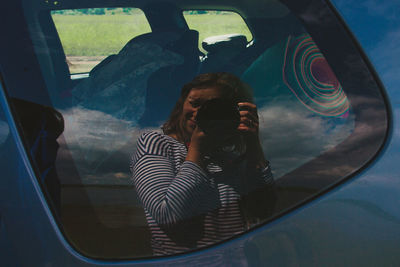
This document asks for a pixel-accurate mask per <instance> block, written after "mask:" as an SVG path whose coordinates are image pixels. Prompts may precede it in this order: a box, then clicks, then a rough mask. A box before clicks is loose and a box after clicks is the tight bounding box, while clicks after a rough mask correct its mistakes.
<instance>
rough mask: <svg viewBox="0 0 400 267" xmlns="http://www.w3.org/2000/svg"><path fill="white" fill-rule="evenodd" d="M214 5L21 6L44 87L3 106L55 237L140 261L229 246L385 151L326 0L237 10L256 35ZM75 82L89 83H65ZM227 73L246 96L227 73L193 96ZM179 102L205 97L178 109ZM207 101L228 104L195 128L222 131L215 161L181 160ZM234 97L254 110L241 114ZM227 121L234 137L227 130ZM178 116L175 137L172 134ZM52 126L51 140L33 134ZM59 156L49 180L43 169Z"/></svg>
mask: <svg viewBox="0 0 400 267" xmlns="http://www.w3.org/2000/svg"><path fill="white" fill-rule="evenodd" d="M215 1H216V0H213V1H205V2H204V1H202V2H201V3H199V5H195V4H193V6H192V7H190V5H189V4H187V5H186V4H185V5H184V6H180V4H179V3H180V2H179V1H177V2H176V3H175V2H174V1H169V2H162V3H158V2H156V3H147V2H148V1H139V2H138V3H140V5H139V6H140V7H143V9H142V10H143V11H140V10H139V9H137V8H133V7H129V8H102V9H99V8H96V9H78V8H80V6H79V3H78V2H76V1H71V2H68V1H65V2H64V1H63V2H60V3H58V2H57V3H58V4H54V3H47V2H46V3H44V2H40V3H39V2H32V1H28V0H26V1H25V2H24V5H25V11H24V12H25V16H26V20H27V22H28V29H29V34H30V35H31V40H32V42H33V50H34V52H35V55H34V56H35V57H34V58H37V60H38V62H39V64H40V66H38V67H37V68H38V70H40V74H41V75H37V77H35V79H37V81H36V80H33V81H32V86H31V87H30V88H29V90H27V89H24V88H23V87H21V86H19V87H18V86H15V87H13V88H12V90H10V96H11V97H12V98H13V104H14V107H15V109H16V110H17V112H16V114H17V119H19V121H20V123H21V124H22V129H23V131H24V132H23V134H24V136H25V138H26V139H27V140H28V142H27V144H28V149H29V151H30V153H29V155H31V156H32V162H33V164H34V165H36V166H37V168H36V169H37V175H38V178H42V179H39V180H40V181H42V180H45V182H43V183H45V186H44V187H45V188H47V191H49V192H47V194H48V195H49V199H52V200H53V201H54V202H57V203H56V206H57V207H59V209H58V211H59V212H58V214H56V216H58V217H59V221H60V222H61V224H60V228H61V229H62V230H63V232H64V233H65V235H66V237H67V239H68V240H70V242H71V244H72V245H73V246H74V247H75V248H76V249H77V250H78V251H80V252H81V253H83V254H85V255H87V256H91V257H95V258H106V259H117V258H124V259H126V258H140V257H151V256H159V255H171V254H176V253H181V252H187V251H192V250H196V249H198V248H202V247H206V246H211V245H213V244H216V243H220V242H223V241H225V240H227V239H230V238H231V237H232V236H237V235H240V234H241V233H243V232H245V231H248V230H251V229H253V228H254V227H256V226H258V225H260V224H262V223H266V222H268V221H270V220H272V219H273V218H275V217H276V216H279V215H281V214H282V213H284V212H286V211H287V210H292V209H293V208H294V207H296V206H299V205H300V204H301V203H304V202H305V201H307V200H308V199H311V198H313V197H316V196H317V195H319V194H322V193H323V192H326V190H327V189H329V188H331V187H333V186H334V185H336V184H338V183H339V182H341V181H343V179H347V178H349V177H350V176H351V175H352V174H353V173H355V172H356V171H357V170H359V169H360V168H362V167H363V166H364V165H365V164H366V163H368V162H370V161H371V159H373V157H374V156H375V155H376V153H377V152H378V151H379V149H380V148H381V146H382V144H383V143H384V140H385V137H386V131H387V113H386V107H385V102H384V98H383V96H382V93H381V89H380V88H379V86H378V85H377V83H376V81H375V77H374V76H373V74H371V71H370V70H369V68H368V67H367V65H366V64H365V61H364V59H363V57H362V56H361V55H360V53H359V52H358V50H357V46H356V45H355V44H354V43H353V41H352V40H351V39H350V38H349V37H348V36H347V35H346V34H345V33H346V31H344V30H343V28H342V26H341V24H340V23H337V18H336V17H335V15H334V14H333V13H332V11H331V10H330V8H329V6H327V5H326V4H325V2H324V1H321V2H319V1H313V2H312V3H311V4H310V5H311V6H309V7H301V8H300V7H299V5H298V1H285V5H283V4H281V3H280V2H278V1H267V2H265V1H264V2H263V1H261V2H260V3H258V4H257V5H253V4H254V3H253V2H252V1H251V2H243V3H241V6H240V7H239V6H235V4H234V3H232V6H231V7H229V8H230V9H231V10H241V12H242V13H243V14H241V15H242V16H243V17H245V18H246V23H247V24H248V25H249V28H251V29H252V32H251V33H250V31H249V30H248V29H249V28H248V27H247V25H246V24H245V23H244V21H243V19H242V17H241V16H239V15H238V14H237V13H235V12H228V11H223V10H220V11H219V10H215V9H216V5H217V4H218V3H217V4H216V2H215ZM217 2H218V1H217ZM77 5H78V6H77ZM182 5H183V4H182ZM222 5H223V6H225V5H228V4H226V3H225V2H224V3H221V6H222ZM198 6H201V7H204V8H209V9H210V10H213V11H207V10H198V9H196V8H198ZM224 8H225V7H224ZM49 10H53V11H49ZM182 10H186V11H184V13H183V16H182ZM313 10H316V11H318V12H316V13H315V14H313V13H312V12H313ZM321 10H322V11H323V14H325V15H324V17H323V18H322V17H321V16H319V14H320V13H319V11H321ZM322 11H321V12H322ZM142 12H143V13H142ZM304 12H306V14H304ZM307 12H309V13H307ZM144 14H145V15H144ZM305 17H306V18H307V20H306V21H304V20H302V19H303V18H305ZM53 21H54V24H55V26H54V25H53ZM187 25H189V28H188V27H187ZM150 26H151V29H152V32H150V33H149V31H150ZM56 28H57V29H56ZM58 38H59V39H60V40H61V43H60V42H57V41H55V40H58ZM249 41H250V42H249ZM199 44H200V46H199ZM200 50H202V51H200ZM64 54H65V55H66V57H67V61H65V56H64ZM77 57H79V59H80V58H84V59H85V60H88V61H87V62H86V61H85V62H86V63H83V62H80V63H79V61H78V60H77V59H78V58H77ZM27 58H28V57H22V56H20V58H19V57H18V55H16V56H15V61H16V62H17V63H18V62H20V63H21V62H24V60H27ZM89 59H90V60H89ZM35 62H36V61H35ZM88 62H89V63H88ZM21 64H22V63H21ZM35 64H36V63H35ZM71 64H72V65H71ZM90 64H91V65H90ZM32 65H33V63H32ZM83 65H85V66H89V65H90V67H87V68H86V69H84V68H83V67H81V66H83ZM72 66H77V67H78V68H77V69H72ZM68 70H69V71H68ZM81 72H88V73H87V74H86V75H85V76H82V77H81V78H80V79H71V76H70V73H81ZM221 72H223V73H229V75H234V76H235V77H237V78H238V79H240V81H242V82H244V83H246V84H247V85H248V86H247V85H244V84H242V83H241V82H239V81H238V80H237V79H236V78H234V77H233V76H229V75H226V76H224V77H230V78H229V79H228V80H223V82H221V84H222V85H224V86H225V85H226V87H224V86H222V85H221V84H219V86H221V88H222V87H223V88H224V89H226V88H229V90H224V89H221V88H220V89H221V91H218V92H217V91H213V90H214V89H215V86H214V84H212V83H210V84H211V85H213V86H210V84H207V85H204V84H203V85H201V86H197V84H191V85H190V86H189V87H184V85H185V84H187V83H189V82H191V81H192V80H193V78H195V77H197V76H198V75H204V74H207V75H209V73H212V74H213V75H215V73H219V74H218V75H221V74H220V73H221ZM38 73H39V72H38ZM23 75H25V74H24V73H21V77H22V76H23ZM201 77H205V76H201ZM10 79H12V77H11V78H10ZM29 79H33V78H32V77H31V76H30V77H29ZM34 81H36V83H34ZM232 84H236V85H237V86H236V85H235V86H233V87H232V86H231V85H232ZM229 86H231V87H229ZM249 87H250V88H251V91H252V97H250V96H249V93H248V92H249V91H247V89H248V88H249ZM182 88H189V89H193V88H195V89H196V90H190V91H187V96H185V94H182V95H183V96H184V97H183V98H182V99H181V101H178V99H179V98H180V97H181V96H182V95H181V89H182ZM197 89H199V90H198V91H197ZM207 90H208V91H207ZM241 90H242V91H241ZM183 92H184V91H183ZM205 92H208V93H205ZM192 93H193V94H192ZM231 93H232V94H231ZM38 95H40V96H41V97H40V98H38V97H37V96H38ZM212 98H224V100H226V101H225V102H224V103H223V104H221V103H220V102H219V103H220V104H218V105H217V108H221V107H224V109H223V110H222V111H223V112H221V110H216V111H215V110H214V111H213V112H210V114H211V115H210V116H211V119H210V117H209V119H208V121H214V122H213V123H209V124H207V120H205V121H206V123H205V124H202V125H203V126H201V127H203V129H206V130H205V131H206V132H207V131H208V134H210V132H213V131H214V137H215V139H214V140H213V141H215V142H214V143H211V144H213V145H215V147H213V149H209V150H207V149H205V150H202V151H201V153H203V154H201V156H202V157H200V158H201V160H200V161H199V162H197V161H196V160H197V159H198V158H199V157H198V158H196V157H192V158H189V159H188V158H186V157H187V156H188V154H189V152H188V151H189V149H193V150H196V144H198V143H196V142H197V141H199V140H200V139H198V140H194V141H195V142H194V143H193V140H192V136H193V134H194V132H195V130H194V129H196V125H197V124H198V125H199V127H200V125H201V122H200V121H201V116H200V115H199V117H196V118H195V119H193V114H192V113H195V112H197V113H196V114H198V113H203V116H205V117H207V112H205V113H204V109H205V107H206V106H208V108H210V106H212V101H209V100H211V99H212ZM21 99H23V100H22V101H21ZM232 99H233V100H234V101H236V102H240V103H247V104H244V105H243V104H241V107H240V108H238V107H237V105H236V104H237V103H236V102H235V103H234V104H233V105H232V103H231V102H230V101H232ZM238 99H240V101H239V100H238ZM248 102H253V104H255V105H256V108H257V113H258V115H256V114H255V107H254V106H252V104H248ZM176 103H177V104H176ZM205 103H206V104H205ZM210 103H211V104H210ZM179 105H182V106H179ZM174 107H178V108H177V109H176V110H177V112H175V113H174V112H173V111H174ZM198 108H199V109H200V110H201V109H202V110H203V112H200V111H199V110H198ZM214 108H215V104H214ZM33 110H34V111H35V112H36V113H35V114H37V115H34V116H31V117H29V116H27V115H32V114H33ZM193 110H195V111H193ZM211 110H212V109H211ZM238 112H239V113H238ZM43 114H47V115H43ZM170 114H171V115H170ZM204 114H206V115H204ZM224 114H225V115H226V114H228V115H227V116H230V117H229V118H231V120H230V121H235V123H239V126H238V125H235V124H233V125H234V126H232V124H224V123H221V122H220V121H221V120H222V121H224V120H223V119H219V118H220V117H219V116H225V115H224ZM189 115H190V116H189ZM238 116H239V118H240V116H242V118H243V119H244V122H243V121H239V122H238V119H237V117H238ZM243 116H245V117H243ZM44 118H45V122H46V123H44V122H43V120H44ZM170 118H172V119H173V120H174V122H175V124H172V123H169V124H164V123H165V122H166V121H169V122H170V121H171V120H172V119H170ZM213 119H215V120H217V121H219V122H218V123H215V120H213ZM203 122H204V121H203ZM241 122H242V123H243V124H242V125H241V124H240V123H241ZM35 123H37V125H36V124H35ZM162 125H164V128H163V129H162V128H161V126H162ZM174 125H175V126H174ZM210 125H211V126H210ZM47 126H49V127H50V128H51V129H53V130H52V131H53V132H52V133H55V134H54V135H43V134H38V132H40V133H42V130H43V131H50V128H46V127H47ZM53 126H57V127H56V128H55V129H54V128H52V127H53ZM225 126H226V127H225ZM41 127H44V128H41ZM173 127H180V128H173ZM207 127H211V128H207ZM212 127H215V128H216V129H217V130H216V131H215V130H213V129H214V128H212ZM218 127H219V128H218ZM229 127H233V130H231V132H229V131H228V130H229V129H231V128H229ZM240 127H245V129H248V130H246V131H249V132H247V133H248V134H247V133H246V134H242V133H238V132H239V131H236V130H238V128H240ZM246 127H247V128H246ZM38 129H39V130H38ZM177 129H179V130H177ZM242 130H243V128H242ZM250 130H251V132H250ZM163 131H164V132H165V134H164V135H163ZM227 131H228V132H227ZM255 133H257V134H255ZM197 134H198V132H197ZM160 136H161V137H160ZM249 136H250V137H249ZM198 137H199V138H201V136H198ZM225 137H229V138H225ZM254 137H255V138H256V139H254ZM218 138H221V139H218ZM257 138H258V139H257ZM154 140H156V141H154ZM160 140H161V141H160ZM39 141H40V144H43V145H42V146H40V147H39V148H38V146H35V145H34V144H38V143H39ZM158 141H160V142H158ZM199 142H200V141H199ZM209 145H210V144H209ZM210 146H211V145H210ZM50 148H51V149H52V150H51V153H47V154H46V155H50V157H51V158H50V160H49V161H48V162H49V163H50V165H51V166H54V168H53V172H52V173H51V174H48V172H47V171H46V169H42V168H41V167H42V166H44V165H46V164H44V165H43V161H42V158H40V155H42V154H43V153H42V152H43V151H42V150H43V149H45V150H46V151H47V149H50ZM214 148H215V149H214ZM193 150H191V151H193ZM199 151H200V150H199ZM199 151H197V152H199ZM204 151H205V152H204ZM199 153H200V152H199ZM207 153H208V154H207ZM190 156H193V154H191V155H190ZM188 157H189V156H188ZM46 166H48V165H46ZM226 166H229V168H228V167H226ZM54 170H55V172H54ZM182 172H183V173H185V175H187V176H184V177H183V176H179V175H180V174H181V173H182ZM49 175H50V176H49ZM43 177H45V178H46V177H48V178H46V179H44V178H43ZM171 177H172V178H171ZM179 177H180V178H179ZM232 177H234V179H233V178H232ZM271 177H273V180H274V182H272V179H271ZM168 179H169V180H168ZM49 181H56V182H55V183H54V184H49ZM248 181H252V182H254V183H248ZM52 188H56V190H53V189H52ZM232 203H233V204H232ZM226 218H228V219H226ZM243 253H244V252H243ZM238 254H240V253H238Z"/></svg>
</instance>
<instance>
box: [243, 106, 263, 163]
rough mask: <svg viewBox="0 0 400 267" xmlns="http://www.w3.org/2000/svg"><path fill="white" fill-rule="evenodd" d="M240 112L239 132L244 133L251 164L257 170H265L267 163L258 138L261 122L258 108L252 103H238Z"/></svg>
mask: <svg viewBox="0 0 400 267" xmlns="http://www.w3.org/2000/svg"><path fill="white" fill-rule="evenodd" d="M238 106H239V110H240V124H239V127H238V130H239V131H240V132H242V133H244V135H245V137H246V145H247V158H248V160H249V164H251V165H252V166H253V167H256V168H265V167H266V163H265V162H266V161H265V158H264V152H263V150H262V147H261V144H260V140H259V137H258V131H259V120H258V114H257V106H256V105H255V104H253V103H250V102H241V103H238Z"/></svg>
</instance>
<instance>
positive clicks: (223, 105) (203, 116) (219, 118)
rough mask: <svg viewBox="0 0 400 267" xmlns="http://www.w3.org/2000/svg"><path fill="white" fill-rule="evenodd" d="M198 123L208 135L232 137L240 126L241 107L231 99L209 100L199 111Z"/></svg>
mask: <svg viewBox="0 0 400 267" xmlns="http://www.w3.org/2000/svg"><path fill="white" fill-rule="evenodd" d="M196 123H197V125H198V126H199V127H200V128H201V129H202V130H203V131H204V133H206V134H207V135H210V136H215V135H217V136H229V135H232V134H234V133H236V132H237V128H238V126H239V124H240V113H239V107H238V105H237V103H236V102H235V101H233V100H231V99H224V98H214V99H211V100H207V101H206V102H204V103H203V104H202V105H201V107H200V108H199V110H198V111H197V116H196Z"/></svg>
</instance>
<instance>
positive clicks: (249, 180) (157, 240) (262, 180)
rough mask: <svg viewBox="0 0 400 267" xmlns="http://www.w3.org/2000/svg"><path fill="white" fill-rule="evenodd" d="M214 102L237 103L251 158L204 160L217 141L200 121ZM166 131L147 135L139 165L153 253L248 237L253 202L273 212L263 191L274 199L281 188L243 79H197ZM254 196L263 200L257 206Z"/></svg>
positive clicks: (140, 149)
mask: <svg viewBox="0 0 400 267" xmlns="http://www.w3.org/2000/svg"><path fill="white" fill-rule="evenodd" d="M214 98H223V99H224V98H229V99H234V101H236V103H238V106H239V108H241V109H240V110H241V111H240V124H239V126H238V128H237V132H239V133H240V136H241V140H242V142H243V143H244V144H243V145H242V147H246V152H245V153H244V154H243V155H242V157H241V158H242V159H241V160H240V161H235V163H234V164H230V163H226V164H223V166H221V164H219V165H217V164H216V163H215V162H213V160H212V158H211V159H210V157H205V155H206V154H207V153H208V152H209V151H212V150H213V149H214V148H215V147H216V146H218V144H216V143H218V142H215V140H214V138H212V137H210V136H209V135H207V134H205V133H204V132H203V130H202V129H200V127H198V125H197V124H196V115H197V111H198V109H199V107H200V106H201V105H202V103H204V102H205V101H207V100H210V99H214ZM163 131H164V134H159V133H156V132H148V133H145V134H143V135H142V136H141V137H140V138H139V140H138V144H137V151H136V153H135V154H134V156H133V161H132V171H133V180H134V183H135V186H136V190H137V193H138V196H139V199H140V201H141V203H142V204H143V206H144V209H145V212H146V217H147V221H148V224H149V226H150V228H151V232H152V247H153V250H154V254H156V255H165V254H172V253H178V252H183V251H186V250H188V249H193V248H198V247H202V246H206V245H209V244H212V243H215V242H218V241H221V240H223V239H226V238H230V237H231V236H232V235H235V234H237V233H241V232H243V231H245V230H246V228H247V225H248V218H249V214H254V212H252V210H254V207H249V206H250V204H249V203H251V202H252V201H253V202H257V205H258V206H257V208H256V209H259V210H261V211H265V210H268V207H263V206H262V203H260V201H259V200H260V198H259V196H260V189H261V190H262V189H267V190H264V191H263V192H264V193H263V194H261V196H265V197H268V192H270V191H268V190H269V189H271V188H272V187H273V183H274V182H273V178H272V174H271V170H270V167H269V164H268V161H266V160H265V159H264V155H263V151H262V149H261V146H260V143H259V139H258V116H257V109H256V106H255V105H254V104H253V103H251V95H250V93H249V91H248V90H247V87H246V86H245V85H244V84H243V83H242V82H241V81H240V80H239V79H238V78H236V77H235V76H233V75H231V74H228V73H210V74H201V75H199V76H197V77H196V78H195V79H194V80H193V81H192V82H190V83H188V84H187V85H185V86H184V87H183V89H182V92H181V97H180V99H179V100H178V102H177V103H176V105H175V108H174V109H173V111H172V113H171V116H170V118H169V120H168V121H167V122H166V123H165V124H164V126H163ZM253 192H256V193H254V194H253ZM266 194H267V195H266ZM253 195H254V196H256V195H257V196H258V198H257V199H256V200H254V199H253V200H252V199H251V198H252V196H253ZM270 205H271V204H270ZM270 205H269V206H270ZM256 213H257V212H256Z"/></svg>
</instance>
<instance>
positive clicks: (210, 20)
mask: <svg viewBox="0 0 400 267" xmlns="http://www.w3.org/2000/svg"><path fill="white" fill-rule="evenodd" d="M183 16H184V17H185V20H186V22H187V24H188V25H189V28H190V29H194V30H197V31H198V32H199V48H200V50H201V51H202V52H203V53H208V51H207V50H206V49H204V47H203V46H202V42H203V40H204V39H206V38H210V37H214V38H218V37H219V38H223V36H226V35H233V34H235V35H244V36H245V37H246V40H247V41H248V42H250V41H251V40H252V39H253V36H252V34H251V32H250V30H249V28H248V27H247V25H246V23H245V22H244V20H243V18H242V17H241V16H240V15H239V14H238V13H236V12H232V11H221V10H185V11H184V12H183ZM208 40H209V41H212V38H211V39H208ZM206 41H207V40H206Z"/></svg>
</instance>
